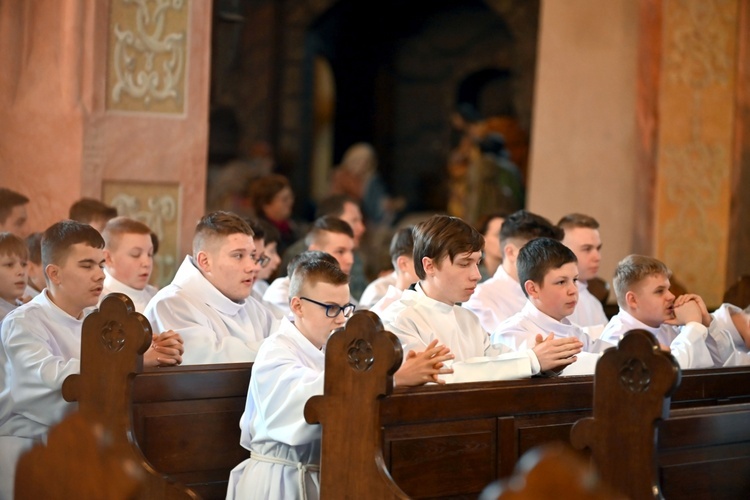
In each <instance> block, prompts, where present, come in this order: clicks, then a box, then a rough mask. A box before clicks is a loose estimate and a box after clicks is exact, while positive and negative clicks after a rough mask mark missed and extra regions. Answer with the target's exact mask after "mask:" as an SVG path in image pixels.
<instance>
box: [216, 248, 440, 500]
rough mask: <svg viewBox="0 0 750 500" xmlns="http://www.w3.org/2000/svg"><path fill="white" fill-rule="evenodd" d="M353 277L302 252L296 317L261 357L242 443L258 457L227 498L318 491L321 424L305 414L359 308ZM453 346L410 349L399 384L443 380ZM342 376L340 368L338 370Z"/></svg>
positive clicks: (293, 289) (295, 277) (294, 280)
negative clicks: (334, 334) (334, 346)
mask: <svg viewBox="0 0 750 500" xmlns="http://www.w3.org/2000/svg"><path fill="white" fill-rule="evenodd" d="M348 279H349V278H348V276H347V275H346V274H345V273H343V272H342V271H341V269H340V268H339V267H338V265H337V264H336V263H335V262H331V261H330V260H326V259H302V260H301V261H300V262H299V263H298V265H297V266H296V267H295V268H294V271H293V273H292V277H291V285H290V295H291V300H290V302H291V309H292V312H293V314H294V323H290V322H285V323H284V324H282V325H281V327H280V328H279V329H278V330H277V331H276V332H274V334H273V335H271V336H270V337H269V338H268V340H267V341H266V342H265V343H264V344H263V345H262V346H261V348H260V352H259V353H258V357H257V359H256V360H255V363H254V364H253V376H252V377H251V379H250V387H249V389H248V395H247V403H246V406H245V412H244V414H243V415H242V419H241V420H240V428H241V431H242V432H241V438H240V443H241V444H242V446H243V447H245V448H246V449H248V450H249V451H250V458H249V459H247V460H245V461H244V462H242V463H241V464H239V465H238V466H237V467H235V468H234V470H232V472H231V475H230V478H229V488H228V491H227V499H235V498H237V499H250V500H252V499H260V500H266V499H269V498H279V499H281V498H308V499H310V500H314V499H317V498H318V495H319V487H320V478H319V470H320V465H319V464H320V453H321V429H320V425H311V424H308V423H307V422H306V421H305V418H304V408H305V404H306V403H307V401H308V399H310V398H311V397H312V396H315V395H320V394H323V381H324V376H325V374H324V368H325V346H326V342H327V340H328V336H329V335H330V333H331V331H332V330H334V329H336V328H339V327H341V326H343V325H344V323H345V322H346V318H348V317H349V316H350V315H351V314H352V312H353V311H354V306H353V305H352V304H351V303H349V302H348V301H349V295H350V294H349V286H348ZM451 357H452V356H451V355H450V353H449V351H448V350H447V349H446V348H444V347H438V346H437V345H436V344H432V345H430V346H428V349H426V350H425V352H422V353H419V354H415V353H414V352H410V353H409V354H408V355H407V356H406V357H405V359H404V362H403V364H402V366H401V368H399V370H398V371H397V372H396V374H395V376H394V378H395V382H396V384H397V385H419V384H423V383H425V382H428V381H432V382H438V383H440V382H441V381H440V380H439V379H438V378H437V376H438V374H439V373H445V370H444V369H443V368H442V364H443V362H445V361H447V360H449V359H451ZM333 376H335V374H333Z"/></svg>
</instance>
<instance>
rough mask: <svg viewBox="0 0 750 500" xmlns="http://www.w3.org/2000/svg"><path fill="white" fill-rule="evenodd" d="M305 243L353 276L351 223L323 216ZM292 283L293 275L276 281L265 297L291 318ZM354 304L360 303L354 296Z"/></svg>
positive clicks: (352, 299)
mask: <svg viewBox="0 0 750 500" xmlns="http://www.w3.org/2000/svg"><path fill="white" fill-rule="evenodd" d="M305 242H306V243H307V249H308V250H320V251H321V252H326V253H329V254H331V255H332V256H333V257H335V258H336V260H337V261H338V263H339V267H340V268H341V270H342V271H343V272H344V273H345V274H346V275H347V276H349V273H350V272H351V269H352V265H353V264H354V232H353V231H352V228H351V226H350V225H349V224H348V223H347V222H345V221H343V220H341V219H339V218H338V217H333V216H331V215H326V216H323V217H320V218H318V219H316V220H315V222H314V223H313V225H312V228H311V229H310V231H309V232H308V233H307V236H305ZM289 283H290V279H289V276H282V277H280V278H276V279H275V280H274V281H273V283H271V285H270V286H269V287H268V290H266V293H264V294H263V300H264V301H266V302H269V303H271V304H273V305H274V306H275V307H277V308H279V309H280V310H282V311H284V314H285V315H286V316H287V317H288V318H290V319H291V317H292V316H291V310H290V308H289ZM350 302H352V303H353V304H355V305H356V304H358V302H357V300H356V299H355V298H354V297H350Z"/></svg>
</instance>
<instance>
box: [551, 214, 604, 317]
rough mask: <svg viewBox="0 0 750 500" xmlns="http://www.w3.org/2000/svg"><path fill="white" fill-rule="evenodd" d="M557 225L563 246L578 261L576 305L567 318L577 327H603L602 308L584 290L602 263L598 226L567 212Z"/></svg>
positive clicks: (589, 219)
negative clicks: (562, 233) (569, 250)
mask: <svg viewBox="0 0 750 500" xmlns="http://www.w3.org/2000/svg"><path fill="white" fill-rule="evenodd" d="M557 226H558V227H560V228H561V229H562V230H563V231H564V232H565V235H564V236H563V240H562V242H563V244H564V245H565V246H567V247H568V248H570V249H571V250H572V251H573V253H575V254H576V258H577V259H578V283H577V286H578V305H577V306H576V309H575V311H573V314H571V315H570V316H569V317H568V319H569V320H570V321H571V322H573V323H575V324H576V325H578V326H598V325H602V326H603V325H606V324H607V321H608V320H607V315H606V314H604V306H602V303H601V302H600V301H599V299H597V298H596V297H594V295H593V294H592V293H591V292H589V289H588V281H589V280H591V279H594V278H596V276H597V274H598V272H599V264H600V263H601V260H602V253H601V252H602V239H601V237H600V236H599V223H598V222H597V221H596V219H594V218H593V217H590V216H588V215H584V214H579V213H571V214H568V215H565V216H563V217H562V218H561V219H560V221H559V222H558V223H557Z"/></svg>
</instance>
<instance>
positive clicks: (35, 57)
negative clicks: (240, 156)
mask: <svg viewBox="0 0 750 500" xmlns="http://www.w3.org/2000/svg"><path fill="white" fill-rule="evenodd" d="M142 8H147V9H152V10H153V9H154V6H153V5H152V3H151V2H147V3H146V4H144V6H139V5H137V4H135V3H134V2H125V1H123V0H109V1H97V2H89V1H83V0H35V1H34V2H25V1H21V0H8V1H3V2H1V3H0V46H2V47H4V48H8V49H7V50H2V51H0V67H2V68H3V71H0V124H2V134H0V162H1V164H2V179H1V180H0V184H1V185H4V186H7V187H9V188H11V189H15V190H17V191H20V192H22V193H24V194H26V195H27V196H29V198H30V199H31V203H30V204H29V212H30V223H31V227H32V228H33V229H34V230H44V229H45V228H46V227H47V226H49V225H50V224H51V223H53V222H55V221H57V220H60V219H62V218H64V217H66V216H67V213H68V208H69V206H70V205H71V203H72V202H73V201H75V200H76V199H78V198H80V197H81V196H89V197H95V198H102V197H104V196H105V192H106V193H108V195H107V196H108V197H109V199H105V201H107V202H111V201H112V200H113V199H114V198H115V197H117V196H118V195H122V196H120V199H121V203H122V205H121V207H124V206H126V205H127V211H126V213H125V214H126V215H132V216H136V217H137V218H140V219H142V220H144V221H146V222H147V223H150V224H157V223H158V224H162V223H163V224H171V226H170V227H169V228H165V229H164V232H163V234H162V237H163V238H164V239H163V244H164V245H163V247H162V248H163V249H164V251H163V252H162V251H160V254H161V256H162V257H167V255H165V253H164V252H167V253H170V254H171V259H168V260H169V262H172V263H174V262H176V261H179V259H181V257H182V256H183V255H184V254H185V253H187V252H189V250H190V244H191V240H192V233H193V230H194V227H195V223H196V222H197V220H198V219H199V218H200V217H201V216H202V215H203V211H204V205H205V202H204V199H205V178H206V154H207V143H208V101H209V57H210V46H211V43H210V40H211V33H210V19H211V2H210V1H202V0H201V1H186V2H182V3H172V4H170V7H169V8H167V9H165V12H164V14H163V15H164V18H163V19H161V20H162V21H164V29H163V30H162V31H160V30H159V29H157V27H156V26H157V24H156V23H158V22H160V19H159V16H158V15H157V16H154V15H149V16H146V17H147V18H148V19H151V20H153V23H155V24H152V25H147V26H145V27H144V28H143V29H141V28H140V27H139V26H138V23H136V18H137V16H138V15H139V13H138V9H142ZM140 14H141V15H142V14H143V13H142V12H141V13H140ZM151 14H154V13H153V12H152V13H151ZM118 32H119V33H120V35H121V36H120V38H119V39H118V36H117V33H118ZM123 33H127V35H122V34H123ZM131 36H132V38H129V37H131ZM148 37H150V38H151V41H152V42H154V43H144V44H143V46H146V47H149V48H148V49H146V50H145V51H140V52H139V50H138V49H137V44H136V45H133V44H132V43H130V40H133V39H138V38H140V39H142V40H143V39H145V38H148ZM118 44H119V48H120V49H122V50H123V51H126V52H127V55H128V57H132V58H133V61H134V63H132V64H131V63H130V62H129V60H127V58H122V57H121V56H122V54H123V53H124V52H122V51H121V52H120V53H119V54H120V57H119V58H118V52H116V49H117V47H118ZM153 47H157V48H153ZM147 52H151V54H147ZM173 55H175V56H176V57H177V58H178V59H177V60H180V61H181V64H179V65H176V66H174V67H173V68H171V69H169V70H167V69H165V61H167V60H169V59H171V58H172V56H173ZM149 57H153V58H154V64H153V66H152V67H149V66H148V60H149ZM180 58H181V59H180ZM116 67H117V69H116ZM117 71H119V72H120V73H119V75H118V72H117ZM139 73H142V74H143V75H147V74H148V75H150V76H151V77H155V78H158V80H155V81H158V84H156V85H154V88H152V89H146V88H143V87H142V86H139V85H138V83H137V82H138V74H139ZM170 81H173V82H174V84H169V85H167V82H170ZM134 82H135V83H134ZM118 84H119V85H118ZM118 86H119V90H117V95H118V96H119V98H115V97H114V96H115V93H116V89H117V88H118ZM123 182H126V183H127V185H123V184H122V183H123ZM167 198H168V200H167V201H169V203H173V205H174V206H173V208H174V210H173V211H172V212H170V211H169V209H168V207H167V208H165V203H162V202H163V199H167ZM122 199H125V201H122ZM121 213H123V212H122V211H121ZM152 229H153V227H152Z"/></svg>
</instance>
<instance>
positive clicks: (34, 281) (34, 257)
mask: <svg viewBox="0 0 750 500" xmlns="http://www.w3.org/2000/svg"><path fill="white" fill-rule="evenodd" d="M26 248H27V249H28V251H29V261H28V263H27V266H26V282H27V285H26V291H24V293H23V294H24V297H28V298H29V300H31V299H33V298H34V297H36V296H37V295H39V293H40V292H41V291H42V290H44V287H45V286H46V282H45V279H44V266H42V233H38V232H37V233H31V234H30V235H28V236H27V237H26ZM24 300H25V299H24Z"/></svg>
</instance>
